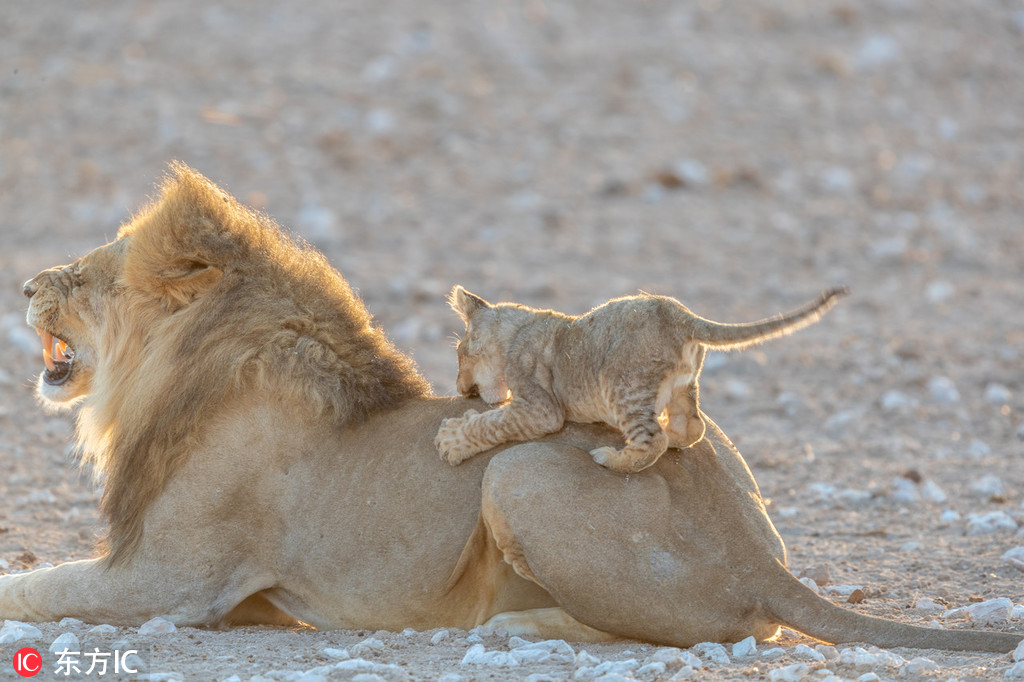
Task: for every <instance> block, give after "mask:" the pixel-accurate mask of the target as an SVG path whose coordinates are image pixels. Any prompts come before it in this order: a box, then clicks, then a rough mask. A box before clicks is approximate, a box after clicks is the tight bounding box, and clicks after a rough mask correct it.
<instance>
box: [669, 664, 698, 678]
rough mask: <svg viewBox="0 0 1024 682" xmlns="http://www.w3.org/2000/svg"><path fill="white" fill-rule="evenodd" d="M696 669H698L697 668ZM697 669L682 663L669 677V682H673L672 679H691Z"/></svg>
mask: <svg viewBox="0 0 1024 682" xmlns="http://www.w3.org/2000/svg"><path fill="white" fill-rule="evenodd" d="M697 670H699V668H698V669H697ZM697 670H694V669H693V668H691V667H689V666H686V665H684V666H683V667H682V668H680V669H679V670H677V671H676V672H675V674H674V675H672V677H670V678H669V682H673V681H674V680H692V679H693V678H695V677H696V676H697Z"/></svg>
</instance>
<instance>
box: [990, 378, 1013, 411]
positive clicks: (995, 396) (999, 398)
mask: <svg viewBox="0 0 1024 682" xmlns="http://www.w3.org/2000/svg"><path fill="white" fill-rule="evenodd" d="M985 400H987V401H988V402H990V403H992V404H993V405H1005V404H1006V403H1008V402H1010V401H1011V400H1013V392H1012V391H1011V390H1010V389H1008V388H1007V387H1006V386H1003V385H1002V384H997V383H994V382H993V383H991V384H988V385H987V386H985Z"/></svg>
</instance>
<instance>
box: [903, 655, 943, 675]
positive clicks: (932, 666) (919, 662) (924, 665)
mask: <svg viewBox="0 0 1024 682" xmlns="http://www.w3.org/2000/svg"><path fill="white" fill-rule="evenodd" d="M904 671H905V672H906V673H908V674H910V675H920V676H922V677H926V676H932V675H936V674H937V673H938V672H939V666H938V664H937V663H936V662H935V661H933V660H932V659H930V658H925V657H924V656H918V657H917V658H912V659H910V661H909V662H908V663H907V664H906V665H905V666H904V667H903V670H901V671H900V675H903V674H904Z"/></svg>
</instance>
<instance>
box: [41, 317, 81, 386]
mask: <svg viewBox="0 0 1024 682" xmlns="http://www.w3.org/2000/svg"><path fill="white" fill-rule="evenodd" d="M36 333H37V334H39V337H40V338H41V339H42V342H43V362H44V363H46V371H45V372H43V381H45V382H46V383H48V384H50V385H51V386H60V385H61V384H63V383H64V382H65V381H67V380H68V377H69V376H71V364H72V362H73V361H74V359H75V351H74V349H72V348H71V346H69V345H68V343H67V342H66V341H64V340H63V339H59V338H57V337H56V336H54V335H53V334H51V333H50V332H47V331H43V330H42V329H37V330H36Z"/></svg>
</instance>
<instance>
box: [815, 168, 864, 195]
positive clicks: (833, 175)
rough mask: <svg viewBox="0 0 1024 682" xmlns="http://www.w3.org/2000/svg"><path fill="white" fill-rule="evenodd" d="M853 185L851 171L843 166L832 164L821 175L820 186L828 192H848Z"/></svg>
mask: <svg viewBox="0 0 1024 682" xmlns="http://www.w3.org/2000/svg"><path fill="white" fill-rule="evenodd" d="M855 185H856V180H855V178H854V176H853V173H852V172H850V169H849V168H844V167H843V166H832V167H831V168H828V169H826V170H825V172H824V173H823V174H822V176H821V188H822V189H823V190H825V191H826V192H828V193H830V194H849V193H850V192H852V191H853V190H854V187H855Z"/></svg>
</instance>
